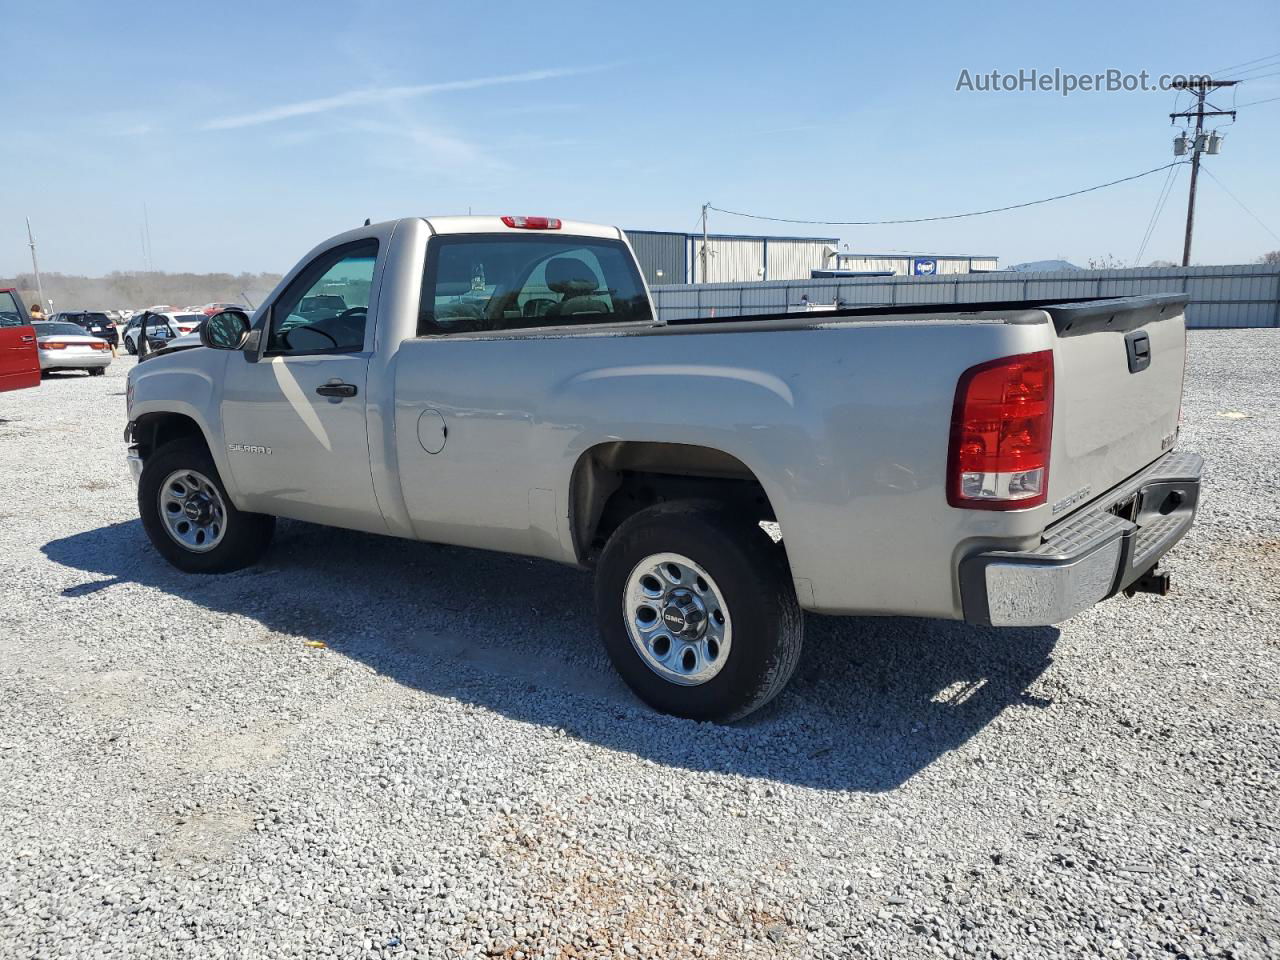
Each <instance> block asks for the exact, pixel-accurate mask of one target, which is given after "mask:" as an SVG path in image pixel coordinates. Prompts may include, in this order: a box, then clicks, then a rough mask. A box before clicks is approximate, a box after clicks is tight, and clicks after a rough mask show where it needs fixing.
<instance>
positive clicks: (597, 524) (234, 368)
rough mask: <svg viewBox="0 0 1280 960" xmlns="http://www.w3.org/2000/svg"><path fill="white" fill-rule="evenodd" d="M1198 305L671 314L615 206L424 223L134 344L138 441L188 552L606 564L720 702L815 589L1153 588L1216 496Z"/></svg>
mask: <svg viewBox="0 0 1280 960" xmlns="http://www.w3.org/2000/svg"><path fill="white" fill-rule="evenodd" d="M1184 303H1185V299H1184V298H1182V297H1179V296H1149V297H1138V298H1128V299H1119V300H1084V301H1078V302H1068V303H1058V304H1047V303H1039V302H1019V303H997V304H982V305H973V306H963V305H961V306H955V305H948V306H946V307H937V308H934V307H928V306H913V307H898V308H874V309H867V308H862V309H843V310H837V311H835V312H830V313H823V314H809V315H771V316H752V317H745V316H743V317H718V318H716V319H714V320H689V321H684V322H667V323H663V322H660V321H659V320H658V319H657V318H656V317H655V315H654V311H653V307H652V305H651V302H650V299H649V294H648V291H647V289H646V288H645V285H644V282H643V280H642V278H641V276H640V272H639V271H638V269H637V267H636V263H635V258H634V256H633V254H632V252H631V249H630V247H629V246H628V244H627V241H626V238H625V236H624V235H623V234H622V232H621V231H620V230H618V229H616V228H614V227H604V226H597V225H592V224H587V223H575V222H571V221H561V220H557V219H554V218H546V217H432V218H426V219H423V218H407V219H403V220H397V221H394V222H389V223H382V224H375V225H371V226H365V227H364V228H362V229H357V230H352V231H350V232H348V233H344V234H341V235H340V236H337V237H334V238H333V239H331V240H329V241H326V242H325V243H323V244H321V245H320V246H318V247H316V248H315V249H314V250H312V251H311V253H309V254H307V256H306V257H305V258H304V259H303V260H302V262H301V263H299V264H298V266H297V267H295V268H294V269H293V270H292V272H290V273H289V275H288V276H286V277H285V278H284V280H283V281H282V282H281V283H280V285H279V287H277V289H276V290H275V291H274V292H273V293H272V295H271V296H270V297H269V298H268V299H267V301H266V302H265V303H264V304H263V305H262V307H261V308H260V309H258V311H257V312H256V313H255V315H254V316H253V318H252V319H251V318H250V317H248V316H247V315H245V314H243V313H239V312H236V311H226V312H224V313H221V314H218V315H215V316H214V317H212V318H211V319H210V320H209V321H207V323H206V324H205V326H204V328H203V330H202V331H201V334H200V339H199V341H198V342H196V341H195V339H194V338H187V339H188V340H189V341H190V342H189V343H187V344H183V343H182V342H181V341H179V342H177V343H175V344H173V345H171V346H167V347H165V348H163V349H160V350H158V351H156V352H155V353H154V354H152V355H151V356H149V357H148V358H147V359H146V361H145V362H143V363H140V364H139V365H138V366H137V367H136V368H135V369H134V370H132V371H131V372H130V374H129V381H128V394H127V395H128V411H129V413H128V415H129V426H128V428H127V430H126V434H125V439H126V442H127V443H128V444H129V462H130V465H131V467H132V468H133V471H134V474H135V477H136V478H137V480H138V507H139V510H140V511H141V515H142V521H143V525H144V526H145V528H146V531H147V534H148V536H149V537H150V539H151V542H152V543H153V544H154V546H155V548H156V549H157V550H158V551H159V552H160V553H161V554H162V555H163V556H164V557H165V558H166V559H168V560H169V561H170V562H171V563H173V564H174V565H175V566H177V567H179V568H180V569H182V570H185V571H189V572H192V573H216V572H221V571H227V570H234V569H237V568H241V567H244V566H247V565H249V564H252V563H254V562H255V561H257V560H258V559H259V557H261V556H262V554H263V552H264V551H265V550H266V549H267V547H268V544H269V542H270V540H271V535H272V529H273V525H274V522H275V519H274V518H276V517H290V518H295V519H298V520H304V521H311V522H314V523H321V524H329V525H332V526H337V527H346V528H350V529H353V530H363V531H369V532H373V533H378V534H386V535H390V536H396V537H407V538H410V539H415V540H426V541H434V542H438V543H449V544H459V545H463V546H468V547H480V548H484V549H488V550H501V551H507V552H511V553H518V554H526V555H530V556H536V557H545V558H548V559H551V560H555V561H559V562H561V563H565V564H572V565H576V566H584V567H591V568H594V570H595V572H596V617H597V620H598V625H599V630H600V632H601V634H602V636H603V640H604V643H605V645H606V647H607V649H608V652H609V655H610V657H611V658H612V660H613V662H614V664H615V665H616V667H617V669H618V670H619V672H620V673H621V675H622V676H623V678H624V679H625V680H626V682H627V683H628V684H629V685H630V686H631V688H632V689H633V690H634V691H635V692H636V694H637V695H639V696H640V697H641V698H642V699H644V700H645V701H646V702H648V703H649V704H651V705H652V706H654V707H656V708H657V709H659V710H664V711H668V712H670V713H674V714H679V715H681V716H686V717H694V718H700V719H713V720H731V719H734V718H737V717H742V716H744V715H746V714H748V713H750V712H751V711H753V710H755V709H757V708H758V707H760V706H761V705H763V704H764V703H766V702H767V701H768V700H770V699H771V698H772V697H773V696H775V695H776V694H777V693H778V691H779V690H780V689H781V688H782V687H783V686H784V685H785V684H786V682H787V680H788V678H789V677H790V676H791V673H792V672H793V670H794V669H795V666H796V662H797V660H798V658H799V655H800V645H801V637H802V630H803V617H802V613H801V611H803V610H810V611H817V612H821V613H829V614H863V615H866V614H877V615H909V616H918V617H940V618H947V619H953V620H966V621H968V622H970V623H974V624H994V625H1003V626H1011V627H1018V626H1029V625H1044V624H1053V623H1058V622H1061V621H1063V620H1065V619H1067V618H1069V617H1071V616H1073V615H1074V614H1076V613H1078V612H1080V611H1082V610H1084V609H1086V608H1088V607H1089V606H1091V605H1092V604H1095V603H1097V602H1099V601H1101V600H1104V599H1106V598H1108V597H1111V596H1112V595H1114V594H1116V593H1119V592H1121V591H1126V592H1132V591H1134V590H1145V591H1151V592H1164V590H1165V589H1166V588H1167V584H1168V580H1167V577H1165V576H1164V575H1162V574H1161V573H1159V572H1157V571H1156V569H1155V568H1156V563H1157V561H1158V560H1159V559H1160V557H1161V556H1162V555H1163V554H1164V553H1165V552H1166V551H1167V550H1169V548H1170V547H1172V546H1173V544H1174V543H1176V542H1177V541H1178V540H1179V539H1180V538H1181V537H1182V536H1183V535H1184V534H1185V533H1186V532H1187V530H1188V528H1189V527H1190V525H1191V523H1192V520H1193V518H1194V515H1195V511H1196V505H1197V500H1198V496H1199V490H1200V474H1201V461H1200V458H1199V457H1198V456H1196V455H1195V454H1192V453H1183V452H1179V451H1176V450H1175V449H1174V446H1175V442H1176V440H1177V436H1178V420H1179V416H1180V405H1181V395H1182V379H1183V365H1184V358H1185V352H1186V337H1185V330H1184V322H1183V306H1184ZM779 534H780V538H779ZM493 589H494V590H495V591H496V590H501V589H502V587H501V584H493ZM1010 642H1017V638H1016V636H1011V638H1010Z"/></svg>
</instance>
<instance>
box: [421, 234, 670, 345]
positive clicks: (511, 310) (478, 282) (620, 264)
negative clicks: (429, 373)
mask: <svg viewBox="0 0 1280 960" xmlns="http://www.w3.org/2000/svg"><path fill="white" fill-rule="evenodd" d="M652 319H653V313H652V311H651V310H650V307H649V299H648V297H646V296H645V292H644V285H643V284H642V283H641V281H640V274H639V272H638V271H637V270H636V267H635V262H634V261H633V260H632V258H631V255H630V253H628V251H627V248H626V247H625V246H624V245H623V244H622V243H621V242H619V241H616V240H592V239H586V238H583V237H553V236H523V237H511V236H508V235H506V234H497V235H483V236H460V237H438V238H435V239H433V240H432V241H431V247H430V250H429V251H428V253H427V264H426V270H425V272H424V274H423V281H422V301H421V307H420V309H419V316H418V335H419V336H424V335H429V334H441V333H464V332H470V331H478V330H479V331H487V330H519V329H524V328H528V327H553V326H563V325H566V324H584V323H630V322H637V321H649V320H652Z"/></svg>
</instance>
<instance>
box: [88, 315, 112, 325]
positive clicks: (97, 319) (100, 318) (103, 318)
mask: <svg viewBox="0 0 1280 960" xmlns="http://www.w3.org/2000/svg"><path fill="white" fill-rule="evenodd" d="M84 320H85V322H87V323H110V322H111V321H110V319H108V317H107V315H106V314H105V313H86V314H84Z"/></svg>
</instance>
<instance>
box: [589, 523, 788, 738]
mask: <svg viewBox="0 0 1280 960" xmlns="http://www.w3.org/2000/svg"><path fill="white" fill-rule="evenodd" d="M663 555H666V556H667V557H675V558H677V560H678V562H677V563H676V564H675V567H677V568H678V569H679V570H680V574H681V577H680V579H679V580H676V581H673V580H671V579H670V578H667V579H663V580H661V581H659V580H658V579H657V577H655V576H653V575H650V576H649V579H650V581H652V582H653V583H654V585H655V586H658V587H660V588H662V589H663V590H666V591H671V592H668V593H666V594H665V595H664V597H665V598H664V599H658V600H653V601H652V606H651V607H650V606H649V604H650V602H651V601H650V600H648V599H646V598H648V597H650V596H655V595H654V594H650V593H646V592H643V591H646V590H647V589H648V587H646V586H645V581H644V577H645V571H646V570H649V569H652V570H655V571H658V570H661V569H662V563H665V561H661V558H662V557H663ZM654 558H659V560H660V562H659V563H658V565H657V566H652V561H653V560H654ZM686 561H691V563H687V562H686ZM704 575H705V579H704ZM691 576H692V581H693V585H691V586H690V587H689V588H688V589H687V590H685V588H684V584H685V583H689V582H690V580H691ZM704 587H705V588H707V589H705V590H704V589H703V588H704ZM637 590H639V591H641V592H636V591H637ZM682 591H684V592H685V593H687V594H689V596H683V597H681V596H679V595H680V594H681V592H682ZM595 595H596V596H595V599H596V620H597V623H598V625H599V629H600V634H601V637H602V638H603V640H604V645H605V649H606V650H607V651H608V654H609V659H610V660H612V661H613V665H614V667H615V668H616V669H617V671H618V673H619V674H621V676H622V679H623V680H624V681H625V682H626V684H627V686H629V687H630V688H631V689H632V691H633V692H634V693H635V694H636V696H638V697H639V698H640V699H641V700H643V701H644V702H645V703H647V704H649V706H651V707H653V708H654V709H655V710H659V711H661V712H663V713H670V714H674V715H675V716H678V717H688V718H690V719H693V720H713V721H717V722H722V723H723V722H729V721H733V720H738V719H741V718H742V717H745V716H747V714H749V713H752V712H753V711H755V710H759V709H760V708H761V707H763V706H764V705H765V704H766V703H768V702H769V701H770V700H772V699H773V698H774V697H775V696H777V695H778V693H779V692H780V691H781V690H782V688H783V687H784V686H786V684H787V681H788V680H790V679H791V675H792V674H793V673H794V672H795V669H796V664H797V663H798V662H799V660H800V648H801V645H802V643H803V639H804V620H803V615H802V613H801V611H800V605H799V603H798V602H797V601H796V595H795V588H794V586H793V585H792V581H791V574H790V570H789V569H788V567H787V562H786V555H785V552H784V551H783V550H782V549H781V548H780V547H778V546H777V545H776V544H775V543H774V542H773V540H772V539H771V538H770V537H769V535H768V534H766V533H765V532H764V531H763V530H761V529H760V528H759V526H758V525H756V524H753V523H750V522H747V521H744V520H743V519H742V518H741V516H738V515H735V514H734V512H732V511H731V510H728V509H726V508H724V507H722V506H720V505H718V504H715V503H703V502H698V501H684V502H676V503H666V504H660V505H658V506H655V507H650V508H648V509H646V510H642V511H640V512H639V513H637V514H635V515H633V516H631V517H630V518H628V519H627V520H626V521H624V522H623V523H622V525H621V526H619V527H618V529H617V530H616V531H615V532H614V534H613V536H612V537H611V538H610V539H609V542H608V543H607V544H606V545H605V548H604V552H603V553H602V554H601V557H600V563H599V566H598V568H597V570H596V588H595ZM637 598H639V599H637ZM637 603H638V604H639V605H640V606H639V607H637V606H636V604H637ZM673 606H674V607H675V608H677V612H676V613H674V614H673V613H672V608H673ZM717 607H718V608H722V609H721V612H722V613H723V614H724V620H725V622H724V623H723V624H721V625H720V627H719V629H720V631H721V633H720V634H718V636H719V638H720V640H721V641H722V642H723V643H724V648H718V645H716V644H713V641H712V640H711V639H710V638H711V637H712V631H713V618H714V617H715V614H716V610H715V608H717ZM637 611H638V612H637ZM685 614H688V616H685ZM653 616H657V617H658V620H657V621H656V626H654V627H644V626H642V625H641V624H642V621H645V622H647V623H654V622H655V621H654V620H652V619H651V618H652V617H653ZM695 616H696V618H697V620H699V621H701V622H702V623H703V624H704V626H703V627H702V630H703V633H702V635H701V639H700V640H699V639H696V636H697V635H696V634H692V633H689V632H687V630H688V629H691V628H688V624H689V622H690V620H691V619H692V618H694V617H695ZM671 617H674V618H675V619H669V618H671ZM671 623H679V624H683V625H684V626H685V628H686V632H685V633H683V634H680V635H677V634H675V633H674V632H673V628H672V627H671V626H670V624H671ZM630 624H635V627H634V629H635V630H637V631H639V630H645V629H648V630H652V633H650V634H648V635H647V636H648V637H649V640H650V641H652V642H646V641H645V640H644V639H643V636H642V635H638V636H639V637H640V638H639V639H637V640H635V641H633V639H632V633H633V628H632V627H631V626H630ZM668 633H670V634H671V635H670V636H666V634H668ZM726 637H727V640H726ZM664 640H665V641H666V642H665V643H664V642H663V641H664ZM673 644H674V645H675V646H674V647H673V646H672V645H673ZM642 648H643V649H646V650H647V651H648V652H647V653H642ZM664 651H665V653H666V656H667V660H666V662H665V663H664V662H663V661H662V660H661V657H660V656H659V655H660V654H662V653H664ZM681 651H683V653H682V656H683V657H684V659H683V660H681V659H680V656H681ZM691 654H692V656H691ZM690 664H693V666H692V667H690ZM686 669H689V670H690V671H691V672H690V673H688V674H684V671H685V670H686ZM664 673H665V675H664Z"/></svg>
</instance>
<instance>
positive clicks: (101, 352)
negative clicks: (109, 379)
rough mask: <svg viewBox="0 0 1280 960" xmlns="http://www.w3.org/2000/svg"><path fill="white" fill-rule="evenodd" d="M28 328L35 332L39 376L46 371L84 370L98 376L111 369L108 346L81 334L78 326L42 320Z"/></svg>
mask: <svg viewBox="0 0 1280 960" xmlns="http://www.w3.org/2000/svg"><path fill="white" fill-rule="evenodd" d="M31 326H32V327H34V328H35V331H36V349H37V352H38V353H39V354H40V372H41V373H42V374H43V373H44V371H46V370H85V371H87V372H88V373H89V374H90V375H92V376H101V375H102V374H103V373H105V372H106V370H107V367H109V366H110V365H111V345H110V344H109V343H107V341H105V340H103V339H102V338H101V337H94V336H90V335H89V334H87V333H85V332H84V328H83V327H81V326H80V325H79V324H75V323H61V322H56V321H51V320H43V321H37V322H35V323H33V324H32V325H31Z"/></svg>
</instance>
